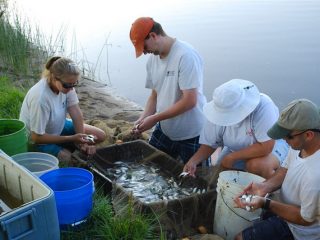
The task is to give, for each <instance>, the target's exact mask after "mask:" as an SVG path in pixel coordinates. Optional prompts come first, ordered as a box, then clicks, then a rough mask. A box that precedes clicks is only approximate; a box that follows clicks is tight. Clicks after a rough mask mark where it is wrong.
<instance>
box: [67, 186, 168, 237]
mask: <svg viewBox="0 0 320 240" xmlns="http://www.w3.org/2000/svg"><path fill="white" fill-rule="evenodd" d="M156 226H157V219H156V217H155V216H146V215H142V214H139V213H136V212H134V211H133V206H132V204H130V203H129V204H128V205H127V206H125V211H124V212H123V213H122V214H121V215H116V214H115V213H114V212H113V209H112V205H111V201H110V199H109V198H108V197H105V196H104V194H103V193H102V192H101V191H99V190H98V191H96V193H95V196H94V207H93V210H92V213H91V214H90V216H89V218H88V220H87V222H86V223H85V224H83V226H79V227H77V228H75V229H68V230H67V231H62V233H61V239H62V240H82V239H83V240H84V239H106V240H145V239H164V237H163V236H159V235H158V234H157V233H155V229H156Z"/></svg>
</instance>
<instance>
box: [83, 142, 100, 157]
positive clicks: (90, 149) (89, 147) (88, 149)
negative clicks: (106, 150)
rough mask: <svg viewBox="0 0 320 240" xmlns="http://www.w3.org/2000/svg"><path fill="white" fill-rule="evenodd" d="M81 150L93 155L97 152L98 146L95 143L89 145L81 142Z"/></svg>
mask: <svg viewBox="0 0 320 240" xmlns="http://www.w3.org/2000/svg"><path fill="white" fill-rule="evenodd" d="M79 146H80V150H81V151H82V152H84V153H86V154H87V155H93V154H95V153H96V146H94V145H88V144H87V143H84V144H80V145H79Z"/></svg>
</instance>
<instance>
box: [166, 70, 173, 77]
mask: <svg viewBox="0 0 320 240" xmlns="http://www.w3.org/2000/svg"><path fill="white" fill-rule="evenodd" d="M172 76H174V71H167V75H166V77H172Z"/></svg>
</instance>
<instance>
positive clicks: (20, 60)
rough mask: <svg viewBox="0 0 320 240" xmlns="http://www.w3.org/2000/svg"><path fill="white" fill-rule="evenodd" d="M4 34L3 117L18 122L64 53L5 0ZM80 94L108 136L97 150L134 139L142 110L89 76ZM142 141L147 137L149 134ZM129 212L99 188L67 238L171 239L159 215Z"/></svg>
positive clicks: (0, 7)
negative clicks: (27, 99)
mask: <svg viewBox="0 0 320 240" xmlns="http://www.w3.org/2000/svg"><path fill="white" fill-rule="evenodd" d="M0 36H1V38H0V85H1V88H0V118H11V119H17V118H19V112H20V107H21V104H22V101H23V98H24V96H25V94H26V92H27V90H28V89H29V88H30V87H31V86H33V84H34V83H36V82H37V81H39V79H40V74H41V70H42V68H43V65H44V64H45V62H46V60H47V59H48V58H49V57H50V56H53V55H63V54H57V52H58V51H57V49H55V48H54V47H52V46H53V45H52V41H51V40H50V41H45V38H44V36H43V35H42V34H41V32H40V31H39V30H38V29H37V30H36V34H35V35H33V33H32V30H31V27H30V26H29V25H28V23H25V22H22V21H21V19H20V18H19V17H18V16H17V15H15V12H10V13H9V10H8V4H7V1H6V0H0ZM59 38H60V37H59ZM50 39H53V38H50ZM56 39H57V38H56ZM60 47H61V46H59V48H60ZM60 50H61V49H60ZM76 91H77V93H78V97H79V101H80V103H79V104H80V108H81V110H82V112H83V115H84V119H85V121H86V122H87V123H88V124H91V125H95V126H98V127H100V128H101V129H103V130H104V131H105V132H106V134H107V139H106V141H105V142H103V143H100V144H99V145H98V146H97V147H103V146H107V145H110V144H113V143H116V142H117V141H118V142H119V141H120V142H126V141H130V140H134V139H133V138H132V135H131V134H130V131H131V129H132V126H133V122H134V121H135V120H136V119H137V118H138V116H139V115H140V113H141V111H142V108H141V107H140V106H138V105H137V104H135V103H133V102H130V101H129V100H128V99H125V98H122V97H119V96H115V95H114V93H112V89H111V88H110V87H106V86H105V85H104V84H102V83H99V82H96V81H94V79H92V76H90V78H89V79H88V78H87V77H86V75H84V76H83V77H82V78H81V80H80V84H79V86H78V87H77V88H76ZM142 138H143V139H147V138H148V134H144V135H143V136H142ZM124 209H125V211H124V214H122V215H116V214H115V213H114V211H113V208H112V203H111V200H110V197H109V196H105V195H104V194H103V191H102V190H101V189H100V190H99V187H98V189H97V190H96V192H95V195H94V207H93V211H92V213H91V214H90V216H89V217H88V219H87V221H86V223H85V224H81V226H79V227H76V228H72V229H67V230H63V231H61V239H68V240H73V239H77V240H78V239H111V240H112V239H128V240H129V239H130V240H131V239H132V240H138V239H165V236H164V234H163V233H162V231H161V225H160V224H159V222H158V217H157V216H149V215H148V216H146V215H143V214H140V213H137V212H134V208H133V205H132V203H131V204H130V202H129V203H128V205H127V206H124ZM159 228H160V232H159Z"/></svg>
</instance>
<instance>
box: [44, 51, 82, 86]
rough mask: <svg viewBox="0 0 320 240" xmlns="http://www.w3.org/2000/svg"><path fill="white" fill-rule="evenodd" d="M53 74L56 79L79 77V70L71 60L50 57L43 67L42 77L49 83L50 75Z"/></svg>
mask: <svg viewBox="0 0 320 240" xmlns="http://www.w3.org/2000/svg"><path fill="white" fill-rule="evenodd" d="M51 74H53V75H54V76H55V77H56V78H58V79H62V78H64V77H65V76H69V75H76V76H78V75H80V69H79V67H78V66H77V64H75V63H74V62H73V61H72V60H70V59H69V58H64V57H59V56H56V57H52V58H50V59H49V60H48V62H47V63H46V65H45V69H44V71H43V72H42V77H44V78H47V81H48V82H50V81H51V77H50V75H51Z"/></svg>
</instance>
